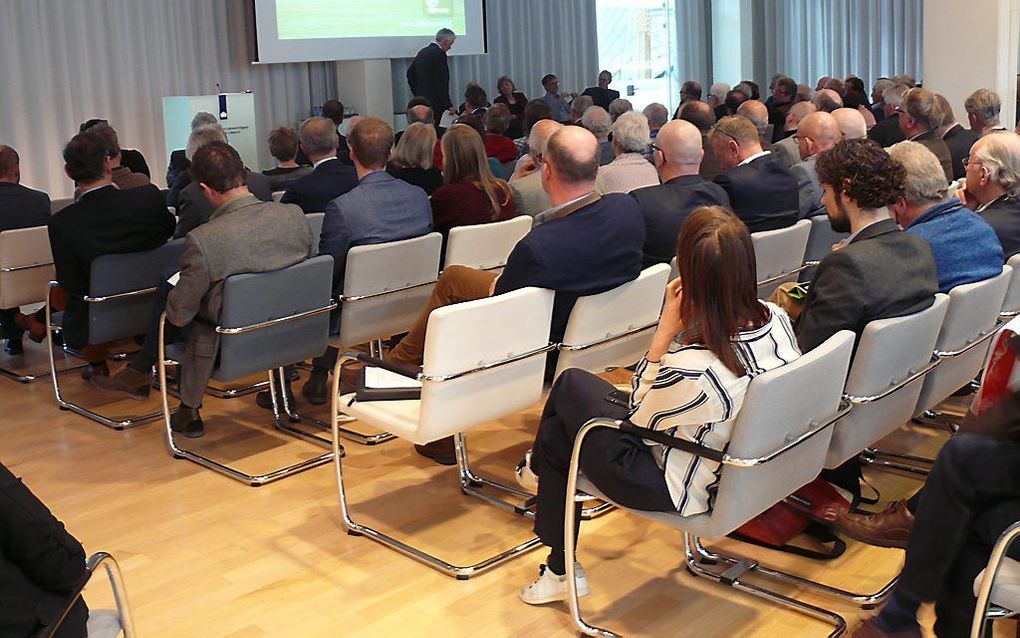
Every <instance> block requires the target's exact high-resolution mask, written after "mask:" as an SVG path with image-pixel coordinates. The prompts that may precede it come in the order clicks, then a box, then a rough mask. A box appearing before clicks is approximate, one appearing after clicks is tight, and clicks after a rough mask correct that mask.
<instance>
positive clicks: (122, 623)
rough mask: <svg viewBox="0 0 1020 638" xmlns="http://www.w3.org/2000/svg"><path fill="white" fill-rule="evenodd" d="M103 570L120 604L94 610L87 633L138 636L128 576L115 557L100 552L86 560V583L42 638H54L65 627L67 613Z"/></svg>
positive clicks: (91, 637) (107, 637)
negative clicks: (100, 569)
mask: <svg viewBox="0 0 1020 638" xmlns="http://www.w3.org/2000/svg"><path fill="white" fill-rule="evenodd" d="M100 567H102V568H103V569H104V570H105V571H106V576H107V578H109V580H110V588H111V589H112V590H113V599H114V602H115V604H116V605H117V608H116V609H90V610H89V618H88V623H87V625H86V632H87V636H88V638H118V637H119V636H123V637H124V638H134V637H135V625H134V621H133V620H132V618H131V608H130V607H129V606H128V600H127V589H126V588H125V587H124V577H123V576H122V575H121V572H120V566H119V565H118V564H117V561H116V560H114V558H113V556H111V555H109V554H107V553H106V552H97V553H95V554H93V555H91V556H89V557H88V560H86V561H85V572H86V577H85V582H83V583H81V585H79V586H78V589H77V590H75V591H74V592H73V594H72V595H71V596H70V597H69V598H68V600H67V603H66V604H65V606H64V609H63V611H62V612H61V614H60V617H59V618H58V619H57V620H56V621H55V622H53V623H50V625H49V626H48V627H46V628H45V629H44V630H43V631H42V632H41V633H40V634H39V638H53V636H55V635H56V634H57V631H58V630H59V629H60V626H61V625H62V624H63V622H64V619H65V618H66V617H67V614H68V613H69V612H70V611H71V609H72V607H74V604H75V603H76V602H77V601H78V598H80V597H81V595H82V591H83V590H84V589H85V586H86V585H88V584H89V583H90V582H91V581H92V578H93V577H94V576H95V575H96V574H97V573H98V572H99V568H100Z"/></svg>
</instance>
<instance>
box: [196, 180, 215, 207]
mask: <svg viewBox="0 0 1020 638" xmlns="http://www.w3.org/2000/svg"><path fill="white" fill-rule="evenodd" d="M198 187H199V188H200V189H201V190H202V195H203V196H204V197H205V198H206V200H208V201H209V203H210V204H211V203H212V202H213V199H214V198H215V197H216V195H218V194H219V193H217V192H216V191H214V190H213V189H211V188H209V186H207V185H206V183H205V182H199V183H198Z"/></svg>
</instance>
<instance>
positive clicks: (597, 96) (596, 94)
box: [581, 86, 620, 111]
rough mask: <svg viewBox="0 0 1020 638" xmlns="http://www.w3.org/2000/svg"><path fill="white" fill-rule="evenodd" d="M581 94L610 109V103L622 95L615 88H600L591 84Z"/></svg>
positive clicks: (596, 104)
mask: <svg viewBox="0 0 1020 638" xmlns="http://www.w3.org/2000/svg"><path fill="white" fill-rule="evenodd" d="M581 95H587V96H588V97H590V98H591V99H592V101H593V102H595V106H601V107H602V108H604V109H605V110H607V111H608V110H609V103H610V102H612V101H613V100H615V99H618V98H619V97H620V92H619V91H614V90H613V89H600V88H599V87H597V86H589V87H588V88H586V89H585V90H584V93H582V94H581Z"/></svg>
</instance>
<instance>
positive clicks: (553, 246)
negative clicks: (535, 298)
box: [495, 193, 645, 341]
mask: <svg viewBox="0 0 1020 638" xmlns="http://www.w3.org/2000/svg"><path fill="white" fill-rule="evenodd" d="M588 202H590V203H588ZM578 203H579V204H580V207H578V208H575V209H573V210H572V212H566V213H565V214H564V212H563V211H561V215H560V216H557V217H554V218H552V219H550V220H549V221H547V222H545V223H544V224H542V225H540V226H536V227H535V228H533V229H531V232H529V233H528V234H527V235H526V236H525V237H524V239H522V240H521V241H519V242H517V246H515V247H514V249H513V251H511V252H510V257H509V258H508V259H507V263H506V268H505V269H504V270H503V274H502V275H500V277H499V279H498V280H497V281H496V289H495V294H497V295H500V294H503V293H504V292H510V291H511V290H517V289H519V288H524V287H526V286H537V287H539V288H548V289H550V290H555V291H556V299H555V301H554V302H553V317H552V332H551V334H550V337H549V338H550V340H551V341H559V340H560V339H562V338H563V332H564V330H565V329H566V327H567V319H568V318H569V317H570V311H571V310H572V309H573V307H574V304H575V303H576V302H577V299H578V297H583V296H586V295H596V294H599V293H602V292H605V291H607V290H611V289H613V288H615V287H617V286H619V285H620V284H624V283H626V282H628V281H633V280H634V279H637V276H638V275H639V274H640V273H641V254H642V253H641V247H642V246H643V245H644V242H645V224H644V221H643V219H642V217H641V210H640V209H639V208H638V205H637V202H635V201H634V198H633V197H631V196H630V195H625V194H622V193H614V194H611V195H603V196H602V197H601V198H597V199H596V197H595V196H594V195H593V196H589V197H588V198H586V199H584V200H581V201H580V202H578Z"/></svg>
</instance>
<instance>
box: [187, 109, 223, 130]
mask: <svg viewBox="0 0 1020 638" xmlns="http://www.w3.org/2000/svg"><path fill="white" fill-rule="evenodd" d="M207 124H219V122H217V120H216V116H215V115H213V114H212V113H207V112H205V111H199V112H198V113H195V117H193V118H191V130H192V131H194V130H195V129H197V128H200V127H203V126H205V125H207Z"/></svg>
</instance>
